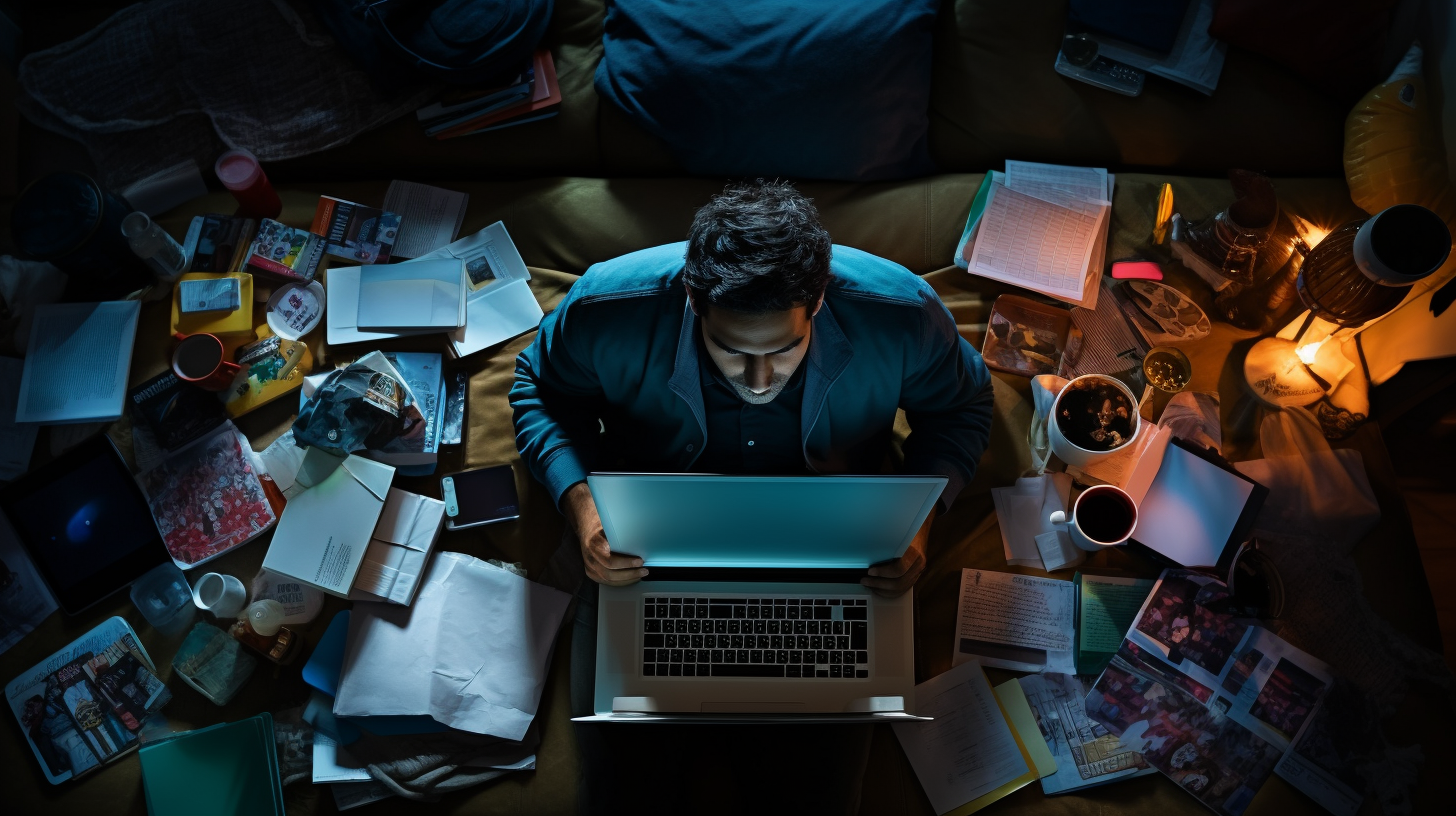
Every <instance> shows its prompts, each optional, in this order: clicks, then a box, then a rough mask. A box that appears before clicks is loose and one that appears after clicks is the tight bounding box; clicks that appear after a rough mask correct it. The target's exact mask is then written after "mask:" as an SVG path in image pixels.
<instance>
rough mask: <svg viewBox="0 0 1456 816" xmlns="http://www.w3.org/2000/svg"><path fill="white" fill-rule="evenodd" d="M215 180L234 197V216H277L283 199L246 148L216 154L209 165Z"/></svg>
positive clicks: (281, 207)
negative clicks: (235, 203)
mask: <svg viewBox="0 0 1456 816" xmlns="http://www.w3.org/2000/svg"><path fill="white" fill-rule="evenodd" d="M213 172H215V173H217V178H218V181H221V182H222V186H224V187H226V188H227V189H228V191H229V192H231V193H232V194H233V198H236V199H237V200H238V215H241V216H247V217H251V218H277V217H278V214H279V213H281V212H283V202H282V201H281V200H280V199H279V198H278V193H277V192H275V191H274V190H273V185H272V184H270V183H269V182H268V174H267V173H264V172H263V167H262V165H260V164H258V159H257V157H256V156H254V155H253V154H252V153H249V152H248V151H246V150H229V151H227V152H226V153H224V154H222V155H221V156H218V157H217V164H215V165H214V166H213Z"/></svg>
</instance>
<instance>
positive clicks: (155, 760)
mask: <svg viewBox="0 0 1456 816" xmlns="http://www.w3.org/2000/svg"><path fill="white" fill-rule="evenodd" d="M138 755H139V756H140V758H141V763H142V788H143V790H144V791H145V792H146V796H147V813H148V814H150V816H270V814H271V816H284V811H283V780H282V779H281V777H280V776H279V774H278V753H277V750H276V749H275V748H274V742H273V718H272V717H271V716H269V715H268V714H267V713H263V714H259V715H257V716H256V717H249V718H248V719H246V720H239V721H238V722H234V723H223V724H221V725H214V726H210V727H208V728H199V729H197V730H196V731H187V732H184V733H181V734H178V735H177V736H174V737H168V738H166V739H164V740H160V741H157V742H152V743H148V744H147V745H143V746H142V748H141V750H140V751H139V752H138Z"/></svg>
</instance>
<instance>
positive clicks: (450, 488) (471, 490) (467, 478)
mask: <svg viewBox="0 0 1456 816" xmlns="http://www.w3.org/2000/svg"><path fill="white" fill-rule="evenodd" d="M440 494H441V495H442V496H444V497H445V516H446V518H447V520H446V522H445V527H446V528H447V529H450V530H463V529H465V528H467V527H480V526H482V525H485V524H495V523H496V522H500V521H510V520H512V519H518V518H520V517H521V509H520V500H519V499H518V498H517V497H516V474H515V471H514V470H512V469H511V466H510V465H497V466H495V467H485V468H477V469H475V470H466V471H461V472H460V473H452V474H451V475H449V476H446V477H444V478H442V479H440Z"/></svg>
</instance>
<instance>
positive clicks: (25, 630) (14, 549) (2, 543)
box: [0, 513, 56, 653]
mask: <svg viewBox="0 0 1456 816" xmlns="http://www.w3.org/2000/svg"><path fill="white" fill-rule="evenodd" d="M0 562H3V563H4V568H5V569H8V570H9V571H10V573H11V574H10V575H9V576H5V575H0V578H8V579H9V580H7V581H5V583H6V587H5V588H4V589H0V608H3V613H4V615H5V624H6V625H5V629H4V631H0V653H3V652H4V651H5V650H7V649H9V648H10V647H11V646H14V645H15V644H16V643H19V642H20V639H21V638H23V637H25V636H26V635H28V634H30V633H31V632H33V631H35V627H37V626H39V625H40V622H41V621H43V620H45V619H46V618H47V617H49V616H50V614H51V613H52V612H54V611H56V600H55V598H54V597H52V596H51V591H50V589H49V588H47V587H46V585H45V582H44V581H42V580H41V577H40V574H39V573H37V572H36V571H35V565H34V564H32V563H31V562H30V556H29V555H27V554H26V552H25V550H24V549H23V548H22V547H21V544H20V539H19V538H18V537H17V536H16V534H15V530H14V528H12V527H11V526H10V522H9V520H7V519H6V518H5V515H4V514H3V513H0Z"/></svg>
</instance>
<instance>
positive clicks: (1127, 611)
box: [1073, 572, 1154, 675]
mask: <svg viewBox="0 0 1456 816" xmlns="http://www.w3.org/2000/svg"><path fill="white" fill-rule="evenodd" d="M1073 581H1074V582H1075V583H1076V585H1077V607H1076V608H1077V674H1081V675H1097V674H1101V673H1102V670H1103V669H1105V668H1107V664H1108V663H1109V662H1110V661H1111V660H1112V656H1113V655H1114V654H1116V653H1117V649H1118V647H1119V646H1121V645H1122V639H1123V637H1124V636H1125V635H1126V634H1127V630H1128V628H1129V627H1131V626H1132V621H1133V618H1136V617H1137V613H1138V610H1139V609H1142V607H1143V601H1146V600H1147V599H1148V593H1149V592H1152V591H1153V583H1154V582H1153V581H1152V580H1151V579H1148V578H1112V577H1109V576H1106V575H1083V574H1082V573H1080V572H1079V573H1077V575H1076V576H1075V577H1074V578H1073Z"/></svg>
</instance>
